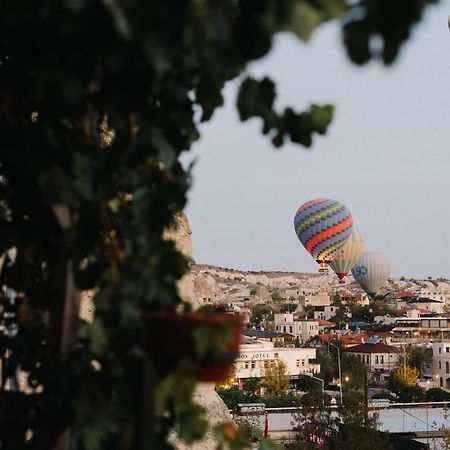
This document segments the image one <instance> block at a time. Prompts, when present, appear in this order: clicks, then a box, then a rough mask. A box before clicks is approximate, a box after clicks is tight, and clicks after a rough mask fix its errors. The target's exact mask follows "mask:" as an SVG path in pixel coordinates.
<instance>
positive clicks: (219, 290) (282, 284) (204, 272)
mask: <svg viewBox="0 0 450 450" xmlns="http://www.w3.org/2000/svg"><path fill="white" fill-rule="evenodd" d="M192 274H193V279H194V292H195V296H196V298H197V299H198V300H199V301H200V302H201V303H205V302H206V303H207V302H212V303H215V302H221V301H226V302H233V303H235V302H236V303H238V302H243V301H248V300H250V304H252V303H254V304H256V303H265V302H267V301H270V300H271V293H272V292H273V291H274V290H278V291H279V292H280V293H281V294H282V296H283V297H286V298H288V297H289V296H290V293H291V292H294V291H301V293H303V294H308V293H312V292H317V291H326V292H329V293H335V292H341V293H354V294H357V293H360V292H362V290H361V288H360V287H359V286H358V285H357V283H356V282H355V280H354V279H353V277H352V275H351V274H350V275H349V276H348V277H346V278H345V280H344V284H340V283H339V281H338V279H337V277H336V275H334V273H332V272H330V273H329V274H328V275H320V274H310V273H298V272H262V271H261V272H252V271H250V272H246V271H242V270H235V269H227V268H222V267H216V266H209V265H194V266H193V267H192ZM399 291H408V292H413V293H415V294H417V295H420V296H423V297H430V296H433V295H434V296H435V295H437V294H439V293H442V294H443V295H446V296H449V297H450V281H448V280H442V279H440V280H428V279H427V280H417V279H404V278H403V277H402V278H401V279H399V278H390V279H389V280H388V282H387V283H386V285H385V287H384V290H383V293H387V292H391V293H392V292H399Z"/></svg>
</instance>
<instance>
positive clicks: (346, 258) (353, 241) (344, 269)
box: [330, 227, 364, 280]
mask: <svg viewBox="0 0 450 450" xmlns="http://www.w3.org/2000/svg"><path fill="white" fill-rule="evenodd" d="M363 251H364V240H363V238H362V236H361V233H360V232H359V230H358V229H357V228H355V227H353V230H352V234H351V235H350V237H349V238H348V239H347V241H346V242H345V244H344V245H343V246H342V248H341V250H340V251H339V253H338V254H337V255H336V256H335V257H334V258H333V260H332V261H331V262H330V267H331V268H332V269H333V270H334V272H335V273H336V275H337V276H338V278H339V280H342V279H343V278H344V277H345V276H347V274H348V273H349V272H350V270H351V269H352V267H353V266H354V265H355V264H356V263H357V262H358V259H359V258H361V255H362V254H363Z"/></svg>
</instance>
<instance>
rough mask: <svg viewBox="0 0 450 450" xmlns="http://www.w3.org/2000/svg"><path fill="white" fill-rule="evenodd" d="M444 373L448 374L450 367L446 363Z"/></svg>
mask: <svg viewBox="0 0 450 450" xmlns="http://www.w3.org/2000/svg"><path fill="white" fill-rule="evenodd" d="M445 373H450V367H449V364H448V361H447V362H446V363H445Z"/></svg>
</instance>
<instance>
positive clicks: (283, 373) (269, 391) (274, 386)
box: [261, 359, 290, 397]
mask: <svg viewBox="0 0 450 450" xmlns="http://www.w3.org/2000/svg"><path fill="white" fill-rule="evenodd" d="M261 386H262V387H263V388H264V396H266V397H275V396H277V395H282V394H285V393H286V391H287V390H288V389H289V387H290V382H289V373H288V370H287V366H286V363H285V362H284V361H282V360H281V359H278V360H276V361H275V362H273V363H271V364H267V366H266V367H265V368H264V372H263V377H262V380H261Z"/></svg>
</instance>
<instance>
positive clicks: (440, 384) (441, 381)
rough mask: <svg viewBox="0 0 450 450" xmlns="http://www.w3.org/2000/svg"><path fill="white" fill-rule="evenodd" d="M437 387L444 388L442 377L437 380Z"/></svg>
mask: <svg viewBox="0 0 450 450" xmlns="http://www.w3.org/2000/svg"><path fill="white" fill-rule="evenodd" d="M439 386H441V387H443V386H444V381H443V379H442V377H440V378H439Z"/></svg>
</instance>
